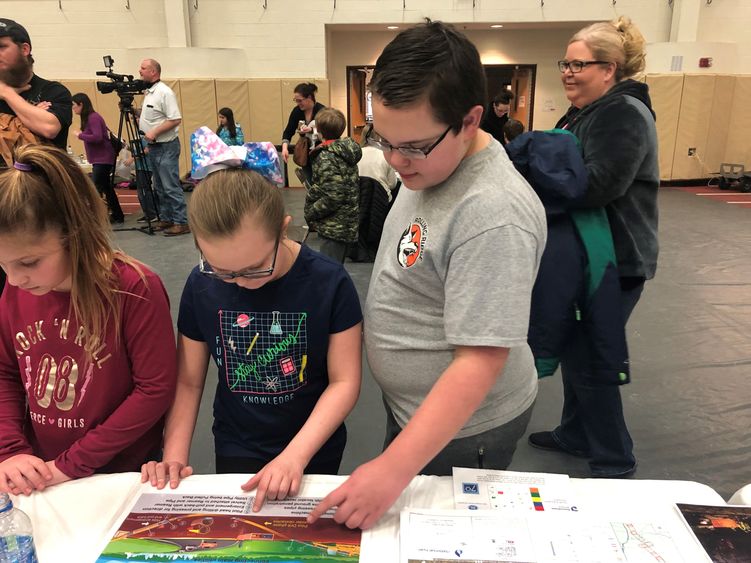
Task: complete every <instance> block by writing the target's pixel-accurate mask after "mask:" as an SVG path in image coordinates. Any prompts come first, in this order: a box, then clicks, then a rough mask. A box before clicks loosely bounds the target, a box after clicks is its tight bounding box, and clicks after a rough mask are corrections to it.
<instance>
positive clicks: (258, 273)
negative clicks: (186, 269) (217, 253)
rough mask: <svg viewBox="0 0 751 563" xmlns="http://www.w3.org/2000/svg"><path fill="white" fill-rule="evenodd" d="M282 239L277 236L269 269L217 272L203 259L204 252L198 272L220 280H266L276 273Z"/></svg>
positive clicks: (279, 235) (201, 254)
mask: <svg viewBox="0 0 751 563" xmlns="http://www.w3.org/2000/svg"><path fill="white" fill-rule="evenodd" d="M281 238H282V234H281V233H279V234H278V235H277V236H276V242H275V243H274V257H273V258H272V259H271V266H270V267H269V268H248V269H245V270H240V271H239V272H215V271H214V268H213V267H212V266H211V264H209V263H208V262H207V261H206V258H204V257H203V252H201V253H200V258H199V259H198V271H199V272H201V273H202V274H204V275H207V276H209V277H212V278H216V279H219V280H234V279H236V278H245V279H249V280H253V279H258V278H266V277H268V276H270V275H271V274H273V273H274V266H276V255H277V253H278V251H279V241H280V240H281Z"/></svg>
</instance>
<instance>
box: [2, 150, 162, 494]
mask: <svg viewBox="0 0 751 563" xmlns="http://www.w3.org/2000/svg"><path fill="white" fill-rule="evenodd" d="M109 230H110V227H109V221H108V219H107V211H106V208H105V207H104V204H103V202H102V200H101V199H100V198H99V196H98V195H97V193H96V190H95V189H94V186H93V185H92V184H91V182H90V181H89V180H88V179H87V178H86V177H85V176H84V174H83V173H82V172H81V170H80V168H79V166H78V165H77V164H75V163H74V162H73V161H72V160H70V159H69V158H68V157H67V156H66V155H65V154H64V153H63V152H61V151H59V150H58V149H55V148H52V147H48V146H26V147H23V148H21V149H19V150H18V151H17V154H16V162H15V164H14V165H13V166H12V167H11V168H9V169H8V170H6V171H4V172H3V173H2V174H0V266H2V268H3V270H5V272H6V274H7V276H8V281H7V286H6V288H5V291H4V292H3V294H2V297H0V491H3V492H11V493H13V494H30V493H31V492H32V491H33V490H42V489H44V488H45V487H48V486H50V485H54V484H57V483H61V482H63V481H67V480H69V479H76V478H79V477H85V476H87V475H91V474H92V473H95V472H102V473H107V472H119V471H136V470H138V469H140V466H141V464H142V463H143V462H144V461H146V460H149V459H154V458H155V457H156V456H158V455H159V451H160V448H161V441H162V427H163V416H164V413H165V412H166V410H167V408H168V407H169V406H170V404H171V402H172V399H173V397H174V392H175V376H176V355H175V338H174V332H173V329H172V320H171V317H170V312H169V303H168V299H167V295H166V292H165V290H164V286H163V285H162V282H161V280H160V279H159V278H158V277H157V276H156V275H155V274H154V273H153V272H151V271H149V270H148V269H147V268H146V267H145V266H143V265H142V264H140V263H138V262H137V261H135V260H134V259H133V258H131V257H129V256H127V255H125V254H123V253H122V252H120V251H118V250H115V249H113V248H112V246H111V244H110V240H109Z"/></svg>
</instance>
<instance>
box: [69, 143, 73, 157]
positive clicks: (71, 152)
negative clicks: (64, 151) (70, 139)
mask: <svg viewBox="0 0 751 563" xmlns="http://www.w3.org/2000/svg"><path fill="white" fill-rule="evenodd" d="M68 156H69V157H71V158H72V157H73V147H71V146H70V145H68Z"/></svg>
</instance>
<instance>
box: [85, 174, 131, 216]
mask: <svg viewBox="0 0 751 563" xmlns="http://www.w3.org/2000/svg"><path fill="white" fill-rule="evenodd" d="M111 174H112V165H111V164H92V165H91V179H92V180H93V182H94V185H95V186H96V190H97V191H98V192H99V195H103V196H104V197H105V198H106V199H107V207H108V208H109V210H110V213H111V214H112V219H113V220H115V221H122V220H123V219H124V217H125V216H124V215H123V210H122V208H121V207H120V202H119V201H118V200H117V194H115V189H114V188H113V187H112V184H111V183H110V176H111Z"/></svg>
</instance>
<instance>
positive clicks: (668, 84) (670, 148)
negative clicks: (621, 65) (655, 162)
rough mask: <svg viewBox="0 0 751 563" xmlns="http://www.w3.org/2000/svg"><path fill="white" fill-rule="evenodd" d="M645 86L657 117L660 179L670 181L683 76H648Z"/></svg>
mask: <svg viewBox="0 0 751 563" xmlns="http://www.w3.org/2000/svg"><path fill="white" fill-rule="evenodd" d="M647 85H648V86H649V95H650V97H651V98H652V108H653V109H654V111H655V114H656V115H657V122H656V126H657V142H658V146H659V150H660V155H659V156H660V179H661V180H670V178H671V177H672V172H673V153H674V151H675V135H676V131H677V129H678V115H679V113H680V101H681V92H682V90H683V75H682V74H650V75H649V76H647Z"/></svg>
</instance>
